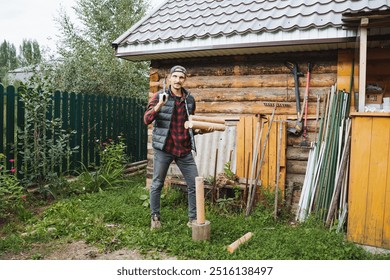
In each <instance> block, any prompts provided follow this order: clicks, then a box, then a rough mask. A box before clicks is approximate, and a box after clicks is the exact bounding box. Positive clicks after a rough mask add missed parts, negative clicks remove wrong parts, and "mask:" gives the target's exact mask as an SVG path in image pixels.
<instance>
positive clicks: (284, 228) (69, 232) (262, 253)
mask: <svg viewBox="0 0 390 280" xmlns="http://www.w3.org/2000/svg"><path fill="white" fill-rule="evenodd" d="M144 194H145V178H144V177H141V176H140V177H132V178H131V179H130V180H128V181H127V182H124V183H123V185H122V187H121V188H118V189H111V190H107V191H103V192H98V193H93V194H83V195H80V196H77V197H73V198H71V199H67V200H62V201H58V202H56V203H55V204H53V205H51V206H50V207H49V208H47V209H46V210H45V211H44V212H43V213H42V214H41V215H40V216H38V217H34V218H31V219H30V220H29V221H27V222H26V223H24V224H23V225H19V227H14V228H12V227H4V228H3V229H0V234H1V233H2V234H3V236H4V238H2V239H0V256H1V254H2V253H6V252H17V251H20V250H22V249H23V247H29V246H31V244H34V243H35V242H45V243H48V242H51V241H54V240H63V241H67V242H69V241H71V240H80V239H81V240H86V241H87V242H88V243H90V244H92V245H95V246H97V247H99V248H101V250H103V251H111V250H118V249H121V248H129V249H137V250H139V251H140V252H141V253H144V254H145V258H151V257H152V258H159V256H158V254H157V252H165V253H167V254H169V255H172V256H176V257H177V258H179V259H202V260H208V259H210V260H225V259H232V260H260V259H269V260H272V259H274V260H339V259H340V260H357V259H359V260H365V259H387V260H389V259H390V254H387V255H371V254H370V253H368V252H366V251H365V250H364V249H362V248H361V247H358V246H356V245H355V244H353V243H351V242H348V241H346V240H345V238H344V235H343V234H338V233H335V232H334V231H329V229H327V228H325V227H324V226H323V224H322V223H321V222H319V223H318V222H316V220H310V221H308V223H305V224H302V225H294V226H291V225H290V223H289V222H288V220H278V221H276V222H275V221H274V219H273V216H272V214H270V213H268V212H265V211H264V209H263V208H260V207H256V208H254V209H253V212H252V214H251V215H250V216H249V217H248V218H245V217H244V215H243V213H232V214H230V215H229V216H226V215H221V214H219V213H218V211H213V209H212V208H211V207H212V206H210V205H208V208H207V209H206V217H207V220H209V221H210V222H211V224H212V234H211V240H210V241H208V242H194V241H193V240H192V235H191V229H189V228H188V227H187V226H186V223H187V220H188V217H187V204H186V201H187V200H186V196H185V195H184V194H183V192H179V191H176V190H174V189H170V190H169V191H168V193H167V194H166V198H165V199H164V201H163V203H162V212H161V218H162V220H161V221H162V229H161V230H160V231H158V232H150V228H149V227H150V213H149V209H147V208H145V207H144V206H142V203H140V196H141V195H144ZM5 231H6V232H5ZM248 231H251V232H253V237H252V238H251V240H250V241H248V242H247V243H245V244H242V245H241V246H240V247H239V248H238V250H237V251H235V252H234V254H230V253H228V252H227V250H226V245H227V244H230V243H231V242H233V241H234V240H236V239H237V238H239V237H240V236H242V235H243V234H245V233H246V232H248ZM5 233H6V234H5ZM20 233H26V235H23V236H21V235H20ZM153 252H156V254H153ZM32 256H33V257H34V258H35V257H39V258H43V259H44V258H45V255H44V254H43V255H42V256H39V255H37V254H32Z"/></svg>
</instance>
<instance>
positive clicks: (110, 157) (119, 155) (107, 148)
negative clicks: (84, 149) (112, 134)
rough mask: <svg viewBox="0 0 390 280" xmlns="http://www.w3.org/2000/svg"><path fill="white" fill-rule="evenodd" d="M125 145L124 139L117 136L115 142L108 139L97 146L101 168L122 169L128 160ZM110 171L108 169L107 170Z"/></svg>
mask: <svg viewBox="0 0 390 280" xmlns="http://www.w3.org/2000/svg"><path fill="white" fill-rule="evenodd" d="M125 149H126V145H125V142H124V139H123V138H122V137H119V138H118V140H117V141H116V142H114V141H113V140H112V139H108V140H107V141H106V142H102V143H101V145H100V146H99V154H100V161H101V166H102V168H108V167H109V168H111V169H113V170H116V169H123V166H124V165H125V164H126V163H128V162H129V161H130V159H128V158H127V155H126V153H125ZM107 172H110V170H107Z"/></svg>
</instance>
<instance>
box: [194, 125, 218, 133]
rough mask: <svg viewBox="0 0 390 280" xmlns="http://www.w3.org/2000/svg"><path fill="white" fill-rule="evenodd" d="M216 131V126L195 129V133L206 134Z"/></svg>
mask: <svg viewBox="0 0 390 280" xmlns="http://www.w3.org/2000/svg"><path fill="white" fill-rule="evenodd" d="M213 131H214V127H208V128H205V129H200V128H197V129H195V130H194V132H195V134H205V133H210V132H213Z"/></svg>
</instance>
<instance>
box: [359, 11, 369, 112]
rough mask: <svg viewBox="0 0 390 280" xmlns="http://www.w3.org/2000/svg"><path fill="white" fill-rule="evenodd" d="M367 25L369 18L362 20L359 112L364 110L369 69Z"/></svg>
mask: <svg viewBox="0 0 390 280" xmlns="http://www.w3.org/2000/svg"><path fill="white" fill-rule="evenodd" d="M367 25H368V18H362V19H361V21H360V28H359V29H360V54H359V112H364V106H365V99H366V98H365V96H366V71H367Z"/></svg>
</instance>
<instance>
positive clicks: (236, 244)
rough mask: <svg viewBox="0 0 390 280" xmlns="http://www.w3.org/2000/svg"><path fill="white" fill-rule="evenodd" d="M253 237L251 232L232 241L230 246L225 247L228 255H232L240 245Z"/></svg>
mask: <svg viewBox="0 0 390 280" xmlns="http://www.w3.org/2000/svg"><path fill="white" fill-rule="evenodd" d="M252 236H253V233H252V232H247V233H246V234H244V235H243V236H241V237H240V238H239V239H237V240H236V241H234V242H233V243H232V244H230V245H229V246H227V250H228V251H229V253H230V254H232V253H233V252H234V251H235V250H236V249H237V248H238V247H239V246H240V245H241V244H243V243H245V242H247V241H248V240H249V239H251V238H252Z"/></svg>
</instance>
